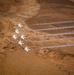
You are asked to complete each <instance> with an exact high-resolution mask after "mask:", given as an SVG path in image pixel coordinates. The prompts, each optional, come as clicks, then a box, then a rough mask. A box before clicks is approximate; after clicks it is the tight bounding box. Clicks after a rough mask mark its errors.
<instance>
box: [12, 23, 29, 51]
mask: <svg viewBox="0 0 74 75" xmlns="http://www.w3.org/2000/svg"><path fill="white" fill-rule="evenodd" d="M18 27H20V28H22V27H23V24H21V23H19V24H18ZM15 33H17V34H19V33H20V30H19V29H16V30H15ZM12 38H13V39H17V38H18V36H17V35H16V34H14V35H13V36H12ZM20 38H21V39H25V38H26V36H25V35H23V34H22V35H21V36H20ZM18 44H19V45H20V46H22V45H23V44H24V42H23V41H19V42H18ZM23 49H24V50H25V51H27V52H28V51H29V50H30V48H29V47H25V48H23Z"/></svg>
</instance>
